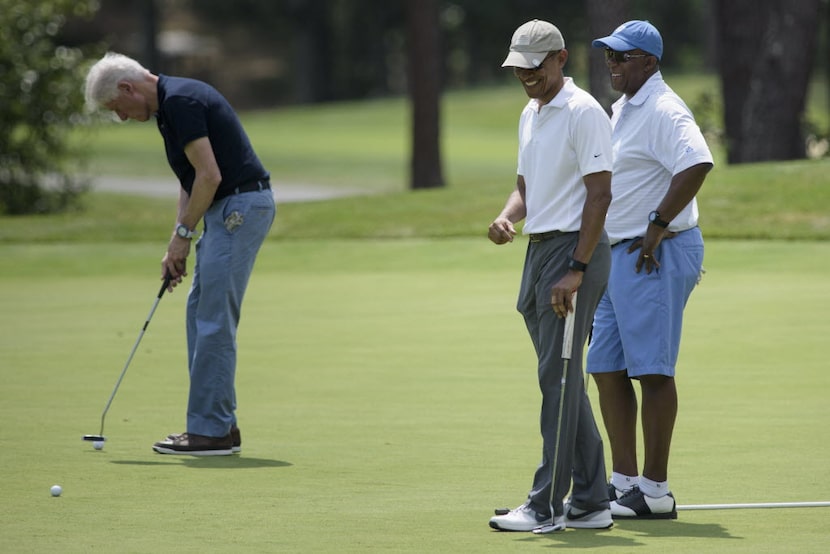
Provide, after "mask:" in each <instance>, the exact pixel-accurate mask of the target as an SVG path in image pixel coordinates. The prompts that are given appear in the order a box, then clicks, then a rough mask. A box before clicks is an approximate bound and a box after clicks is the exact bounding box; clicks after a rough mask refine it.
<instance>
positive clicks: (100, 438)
mask: <svg viewBox="0 0 830 554" xmlns="http://www.w3.org/2000/svg"><path fill="white" fill-rule="evenodd" d="M170 279H172V276H171V275H170V274H169V273H168V274H167V275H166V276H165V277H164V282H163V283H162V284H161V289H159V293H158V296H157V297H156V301H155V302H153V307H152V308H151V309H150V315H148V316H147V320H146V321H145V322H144V327H142V328H141V332H140V333H139V334H138V339H136V341H135V344H134V345H133V349H132V350H131V351H130V355H129V357H128V358H127V363H126V364H124V369H122V370H121V375H119V376H118V381H116V382H115V387H114V388H113V389H112V394H110V398H109V400H107V405H106V406H105V407H104V412H103V413H102V414H101V432H100V433H99V434H97V435H84V437H83V439H84V440H85V441H94V442H104V441H105V440H107V439H106V437H104V421H105V420H106V417H107V412H108V411H109V409H110V405H111V404H112V399H113V398H115V393H116V392H118V387H119V386H120V385H121V381H122V380H123V379H124V374H125V373H127V368H128V367H130V362H131V361H133V356H134V355H135V351H136V349H137V348H138V343H140V342H141V337H143V336H144V331H146V330H147V326H148V325H150V319H152V318H153V313H154V312H155V311H156V307H157V306H158V305H159V302H160V301H161V297H162V296H163V295H164V291H165V290H167V287H169V286H170Z"/></svg>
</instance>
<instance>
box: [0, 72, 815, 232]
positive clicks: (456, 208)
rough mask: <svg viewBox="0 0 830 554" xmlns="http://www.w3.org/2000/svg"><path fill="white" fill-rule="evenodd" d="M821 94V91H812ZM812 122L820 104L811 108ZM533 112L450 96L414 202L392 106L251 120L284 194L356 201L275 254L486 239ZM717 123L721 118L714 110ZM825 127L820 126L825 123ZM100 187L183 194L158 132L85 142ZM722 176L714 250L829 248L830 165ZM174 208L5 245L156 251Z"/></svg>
mask: <svg viewBox="0 0 830 554" xmlns="http://www.w3.org/2000/svg"><path fill="white" fill-rule="evenodd" d="M667 80H668V81H669V82H670V83H671V84H672V85H673V86H674V87H675V88H676V89H677V90H678V91H679V92H680V93H681V94H683V95H685V96H686V97H687V99H690V100H689V103H690V104H692V105H694V99H696V98H700V97H701V95H702V94H704V93H708V94H713V93H715V92H716V91H717V86H718V85H717V81H716V79H714V78H713V77H711V76H695V77H693V76H671V75H669V76H668V77H667ZM817 90H819V89H817ZM811 98H812V99H813V100H812V102H811V104H810V105H811V110H812V111H811V113H814V114H824V113H825V112H822V111H821V109H820V106H821V103H820V101H821V99H822V96H821V94H819V93H818V92H817V93H815V94H814V95H813V96H812V97H811ZM524 103H525V98H524V97H523V95H522V93H521V91H519V90H517V89H516V88H515V87H509V86H508V87H495V88H487V89H481V90H472V91H464V92H451V93H448V94H447V95H446V97H445V99H444V102H443V109H442V114H443V122H444V125H443V132H442V151H443V160H444V173H445V179H446V186H445V187H444V188H441V189H432V190H421V191H416V192H412V191H410V190H409V189H408V186H409V184H408V182H407V179H408V176H407V175H408V172H407V168H408V164H409V158H408V156H409V136H408V133H409V117H410V115H409V112H408V107H407V105H406V103H405V101H404V99H400V98H398V99H385V100H373V101H367V102H350V103H339V104H329V105H320V106H304V107H295V108H285V109H279V110H273V111H264V112H254V113H245V114H243V115H242V117H243V120H244V123H245V125H246V127H247V129H248V132H249V134H250V135H251V138H252V141H253V143H254V144H255V146H256V148H257V150H258V152H259V153H260V155H261V157H262V158H263V160H264V162H265V164H266V165H267V167H268V168H269V169H270V170H271V172H272V175H273V182H274V184H275V186H276V187H279V186H280V183H287V184H292V185H300V186H302V184H303V183H308V184H314V185H325V186H329V187H343V188H349V189H359V190H363V191H365V192H366V195H364V196H360V197H350V198H342V199H337V200H328V201H322V202H309V203H304V204H285V205H282V206H281V207H280V209H279V216H278V218H277V221H276V224H275V226H274V229H273V231H272V233H271V238H272V239H273V240H292V239H299V238H303V239H311V238H327V237H336V238H403V237H415V236H417V237H460V236H478V235H481V234H483V233H484V232H485V229H486V226H487V224H488V223H489V222H490V220H491V219H492V218H493V217H494V216H495V215H496V214H497V213H498V211H499V210H500V209H501V207H502V204H503V202H504V199H505V198H506V197H507V195H508V193H509V192H510V191H511V190H512V188H513V186H514V184H515V164H516V161H515V157H516V137H515V134H516V119H517V116H518V113H519V111H520V110H521V108H522V106H523V105H524ZM716 109H717V108H716ZM818 117H819V116H814V118H815V119H818ZM76 139H77V140H83V141H84V143H85V144H86V145H87V147H88V148H89V151H90V154H91V155H92V159H91V166H90V170H91V171H92V172H93V173H94V174H95V175H96V176H99V178H106V176H108V175H125V176H130V177H144V178H147V179H153V180H161V181H167V182H169V183H170V187H171V194H172V191H174V190H175V189H176V187H177V185H176V182H175V180H174V178H173V177H172V174H171V173H170V170H169V168H168V167H167V164H166V160H165V158H164V155H163V149H162V145H161V140H160V137H159V136H158V131H157V130H156V128H155V126H154V125H153V124H151V123H148V124H137V123H128V124H123V125H116V124H112V125H106V126H103V127H97V128H94V129H86V130H79V131H78V134H77V135H76ZM711 146H712V149H713V152H714V154H715V157H716V167H715V169H714V170H713V171H712V172H711V173H710V175H709V177H708V178H707V180H706V183H705V185H704V187H703V189H702V191H701V193H700V195H699V201H700V206H701V226H702V228H703V230H704V233H705V234H706V236H707V237H710V238H757V239H774V238H779V239H806V240H826V239H828V238H830V219H828V213H827V209H826V206H827V205H830V186H828V184H830V159H827V158H825V159H820V160H804V161H796V162H784V163H763V164H746V165H737V166H728V165H726V164H725V163H724V161H723V159H724V156H723V151H722V147H721V145H720V144H718V143H717V142H716V141H713V143H712V145H711ZM173 204H174V203H173V202H171V201H170V200H169V199H148V198H137V197H124V196H119V195H106V194H95V195H88V196H87V197H86V198H85V199H84V202H83V211H82V212H76V213H67V214H61V215H56V216H48V217H40V216H38V217H16V218H8V217H6V218H3V219H2V220H0V222H1V223H2V225H0V242H31V241H35V242H40V241H51V242H54V241H104V242H106V241H112V240H125V241H134V240H151V239H153V238H154V237H155V238H159V239H162V238H163V237H166V236H167V235H168V233H169V230H170V228H171V226H172V224H173V222H172V220H173V218H174V217H175V216H174V209H175V208H174V206H173Z"/></svg>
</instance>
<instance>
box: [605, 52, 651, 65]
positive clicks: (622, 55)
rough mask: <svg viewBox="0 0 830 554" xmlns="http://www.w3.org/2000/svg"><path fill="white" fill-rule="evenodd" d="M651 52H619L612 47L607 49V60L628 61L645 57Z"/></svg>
mask: <svg viewBox="0 0 830 554" xmlns="http://www.w3.org/2000/svg"><path fill="white" fill-rule="evenodd" d="M650 55H651V54H629V53H628V52H617V51H616V50H611V49H610V48H606V49H605V61H607V62H614V63H626V62H628V61H629V60H633V59H634V58H645V57H647V56H650Z"/></svg>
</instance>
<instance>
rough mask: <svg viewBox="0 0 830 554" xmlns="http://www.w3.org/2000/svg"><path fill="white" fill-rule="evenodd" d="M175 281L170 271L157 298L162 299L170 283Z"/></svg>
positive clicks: (165, 276)
mask: <svg viewBox="0 0 830 554" xmlns="http://www.w3.org/2000/svg"><path fill="white" fill-rule="evenodd" d="M172 279H173V276H172V275H171V274H170V272H169V271H168V272H167V273H165V274H164V282H162V284H161V288H160V289H159V294H158V297H157V298H161V297H162V296H163V295H164V291H166V290H167V287H169V286H170V281H171V280H172Z"/></svg>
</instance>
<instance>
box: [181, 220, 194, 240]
mask: <svg viewBox="0 0 830 554" xmlns="http://www.w3.org/2000/svg"><path fill="white" fill-rule="evenodd" d="M195 234H196V233H195V231H191V230H190V229H188V228H187V225H185V224H184V223H179V224H178V225H176V235H178V236H179V237H181V238H183V239H192V238H193V235H195Z"/></svg>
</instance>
